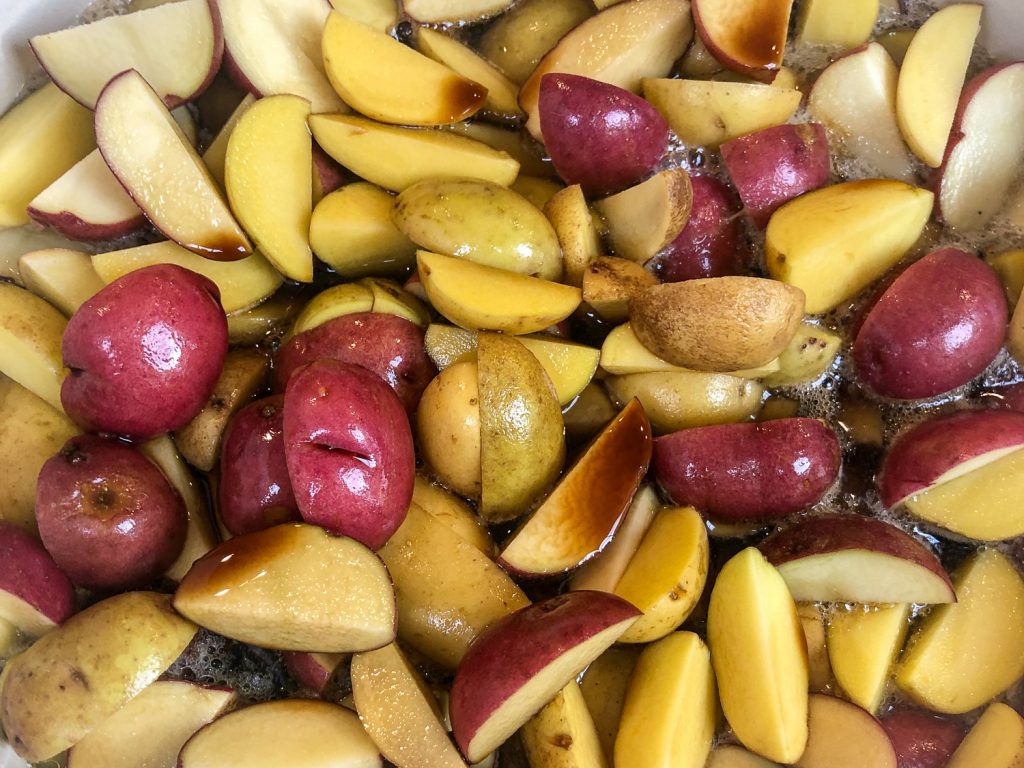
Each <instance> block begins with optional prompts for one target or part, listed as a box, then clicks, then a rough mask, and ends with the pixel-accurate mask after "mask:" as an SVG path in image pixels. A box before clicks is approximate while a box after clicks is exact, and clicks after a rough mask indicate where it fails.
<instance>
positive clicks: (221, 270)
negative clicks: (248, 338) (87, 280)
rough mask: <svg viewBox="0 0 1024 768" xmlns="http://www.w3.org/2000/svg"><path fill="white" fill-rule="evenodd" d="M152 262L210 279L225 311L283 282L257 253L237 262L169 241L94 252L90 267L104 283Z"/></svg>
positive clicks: (250, 301) (244, 306)
mask: <svg viewBox="0 0 1024 768" xmlns="http://www.w3.org/2000/svg"><path fill="white" fill-rule="evenodd" d="M153 264H176V265H177V266H179V267H184V268H185V269H189V270H191V271H193V272H198V273H199V274H200V275H203V277H206V278H208V279H210V280H211V281H213V283H214V284H215V285H216V286H217V289H218V290H219V291H220V302H221V305H222V306H223V307H224V311H225V312H229V313H230V312H239V311H241V310H244V309H248V308H249V307H252V306H254V305H256V304H259V303H260V302H261V301H263V300H264V299H266V298H267V297H269V296H271V295H272V294H273V293H274V291H276V290H277V289H278V288H279V287H280V285H281V283H282V282H283V280H282V278H281V274H280V273H279V272H278V271H277V270H276V269H274V267H273V266H271V264H270V262H269V261H267V259H266V258H264V257H263V255H262V254H260V253H254V254H252V255H250V256H247V257H245V258H244V259H240V260H239V261H214V260H213V259H206V258H203V257H202V256H198V255H196V254H194V253H192V252H191V251H188V250H186V249H184V248H182V247H181V246H179V245H177V244H176V243H172V242H169V241H166V242H161V243H153V244H151V245H139V246H136V247H134V248H125V249H124V250H120V251H108V252H106V253H97V254H96V255H95V256H93V257H92V266H93V269H95V270H96V273H97V274H98V275H99V276H100V278H101V279H102V280H103V282H105V283H112V282H114V281H115V280H117V278H119V277H122V276H123V275H127V274H128V273H129V272H134V271H135V270H137V269H142V268H143V267H148V266H151V265H153Z"/></svg>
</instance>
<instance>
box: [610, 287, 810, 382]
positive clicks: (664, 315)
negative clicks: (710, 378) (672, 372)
mask: <svg viewBox="0 0 1024 768" xmlns="http://www.w3.org/2000/svg"><path fill="white" fill-rule="evenodd" d="M803 315H804V292H803V291H802V290H800V289H799V288H794V287H793V286H790V285H786V284H784V283H781V282H778V281H777V280H766V279H763V278H758V277H712V278H706V279H702V280H687V281H685V282H681V283H667V284H664V285H655V286H652V287H650V288H647V289H646V290H645V291H643V292H642V293H640V294H639V295H637V296H636V297H635V298H634V299H633V300H632V301H631V302H630V305H629V319H630V325H631V326H632V328H633V331H634V332H635V333H636V335H637V338H639V339H640V341H641V342H642V343H643V345H644V346H645V347H647V348H648V349H649V350H650V351H651V352H654V353H655V354H656V355H658V357H661V358H663V359H665V360H667V361H668V362H670V363H672V364H673V365H679V366H682V367H685V368H692V369H694V370H698V371H732V370H737V369H741V368H753V367H755V366H758V365H763V364H765V363H767V362H769V361H771V360H774V359H775V358H776V357H778V356H779V354H780V353H781V352H782V351H783V350H784V349H785V348H786V345H788V344H789V342H790V340H791V339H792V338H793V336H794V335H795V334H796V332H797V329H798V328H799V327H800V321H801V320H802V319H803Z"/></svg>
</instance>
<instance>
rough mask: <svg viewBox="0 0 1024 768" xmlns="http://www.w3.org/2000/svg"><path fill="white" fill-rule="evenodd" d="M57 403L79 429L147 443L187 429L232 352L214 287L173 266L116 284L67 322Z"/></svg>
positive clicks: (156, 268)
mask: <svg viewBox="0 0 1024 768" xmlns="http://www.w3.org/2000/svg"><path fill="white" fill-rule="evenodd" d="M61 351H62V353H63V357H64V365H65V366H67V367H68V368H69V369H70V373H69V375H68V377H67V378H66V379H64V383H63V385H62V386H61V393H60V397H61V403H62V404H63V405H64V410H65V411H67V414H68V416H70V417H71V418H72V420H73V421H75V422H76V423H77V424H78V425H79V426H82V427H84V428H85V429H88V430H92V431H98V432H111V433H114V434H118V435H125V436H128V437H133V438H138V439H144V438H148V437H155V436H156V435H159V434H162V433H164V432H169V431H171V430H174V429H179V428H181V427H183V426H185V425H186V424H188V423H189V422H190V421H191V420H192V419H193V418H194V417H195V415H196V414H197V413H199V411H200V410H202V408H203V406H204V405H205V404H206V400H207V398H208V397H209V396H210V393H211V392H213V388H214V387H215V386H216V384H217V378H218V377H219V376H220V372H221V368H223V367H224V358H225V356H226V355H227V351H228V324H227V319H226V318H225V316H224V310H223V308H222V307H221V305H220V292H219V291H218V290H217V286H216V285H214V284H213V283H212V282H211V281H209V280H207V279H206V278H205V277H203V276H201V275H198V274H196V273H195V272H191V271H189V270H187V269H183V268H181V267H177V266H174V265H172V264H158V265H155V266H151V267H144V268H143V269H139V270H136V271H134V272H130V273H128V274H127V275H125V276H124V277H121V278H118V279H117V280H115V281H114V282H112V283H110V284H109V285H108V286H106V287H105V288H104V289H103V290H101V291H100V292H99V293H97V294H96V295H95V296H93V297H92V298H91V299H89V300H88V301H87V302H85V303H84V304H83V305H82V306H81V307H80V308H79V309H78V311H77V312H76V313H75V314H74V315H73V316H72V318H71V320H70V321H68V325H67V329H66V330H65V332H64V338H63V343H62V346H61Z"/></svg>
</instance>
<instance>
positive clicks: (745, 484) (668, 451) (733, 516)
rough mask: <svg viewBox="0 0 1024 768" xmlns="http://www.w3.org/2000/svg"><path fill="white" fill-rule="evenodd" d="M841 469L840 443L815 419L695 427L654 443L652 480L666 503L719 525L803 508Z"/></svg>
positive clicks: (778, 515)
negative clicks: (699, 513) (703, 515)
mask: <svg viewBox="0 0 1024 768" xmlns="http://www.w3.org/2000/svg"><path fill="white" fill-rule="evenodd" d="M839 465H840V451H839V441H838V439H837V438H836V435H835V433H834V432H833V431H832V430H831V429H829V428H828V427H826V426H825V425H824V424H822V423H821V422H820V421H818V420H816V419H808V418H789V419H776V420H773V421H766V422H763V423H744V424H722V425H717V426H710V427H696V428H694V429H685V430H682V431H681V432H675V433H673V434H671V435H665V436H663V437H659V438H656V439H655V441H654V460H653V466H654V476H655V478H656V479H657V480H658V482H659V483H660V484H661V486H662V488H664V489H665V491H666V492H667V493H668V495H669V497H670V498H671V499H672V501H673V502H674V503H676V504H680V505H684V504H688V505H692V506H694V507H696V508H697V509H699V510H701V511H702V512H704V513H706V514H708V515H710V516H711V517H714V518H717V519H719V520H724V521H737V520H755V521H767V520H777V519H780V518H782V517H785V516H787V515H789V514H791V513H793V512H797V511H799V510H801V509H806V508H807V507H810V506H812V505H813V504H815V503H816V502H817V501H818V500H820V499H821V497H822V496H823V495H824V494H825V492H826V491H827V490H828V489H829V487H830V486H831V485H832V484H833V483H834V482H835V480H836V478H837V477H838V475H839Z"/></svg>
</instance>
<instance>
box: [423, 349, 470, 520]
mask: <svg viewBox="0 0 1024 768" xmlns="http://www.w3.org/2000/svg"><path fill="white" fill-rule="evenodd" d="M416 445H417V447H418V448H419V452H420V456H421V457H422V458H423V460H424V461H425V462H426V463H427V466H428V467H429V468H430V469H431V470H432V471H433V472H434V474H435V475H436V476H437V478H438V479H439V480H440V481H441V482H442V483H444V484H445V485H447V486H448V487H449V488H451V489H452V490H453V491H455V492H456V493H460V494H462V495H463V496H468V497H469V498H472V499H477V500H479V499H480V389H479V386H478V384H477V368H476V363H475V362H473V363H468V362H467V363H455V364H454V365H451V366H449V367H447V368H445V369H444V370H443V371H441V373H439V374H438V375H437V376H436V377H435V378H434V380H433V381H431V382H430V384H429V385H427V388H426V389H425V390H424V391H423V399H422V400H420V407H419V410H418V411H417V412H416Z"/></svg>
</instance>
